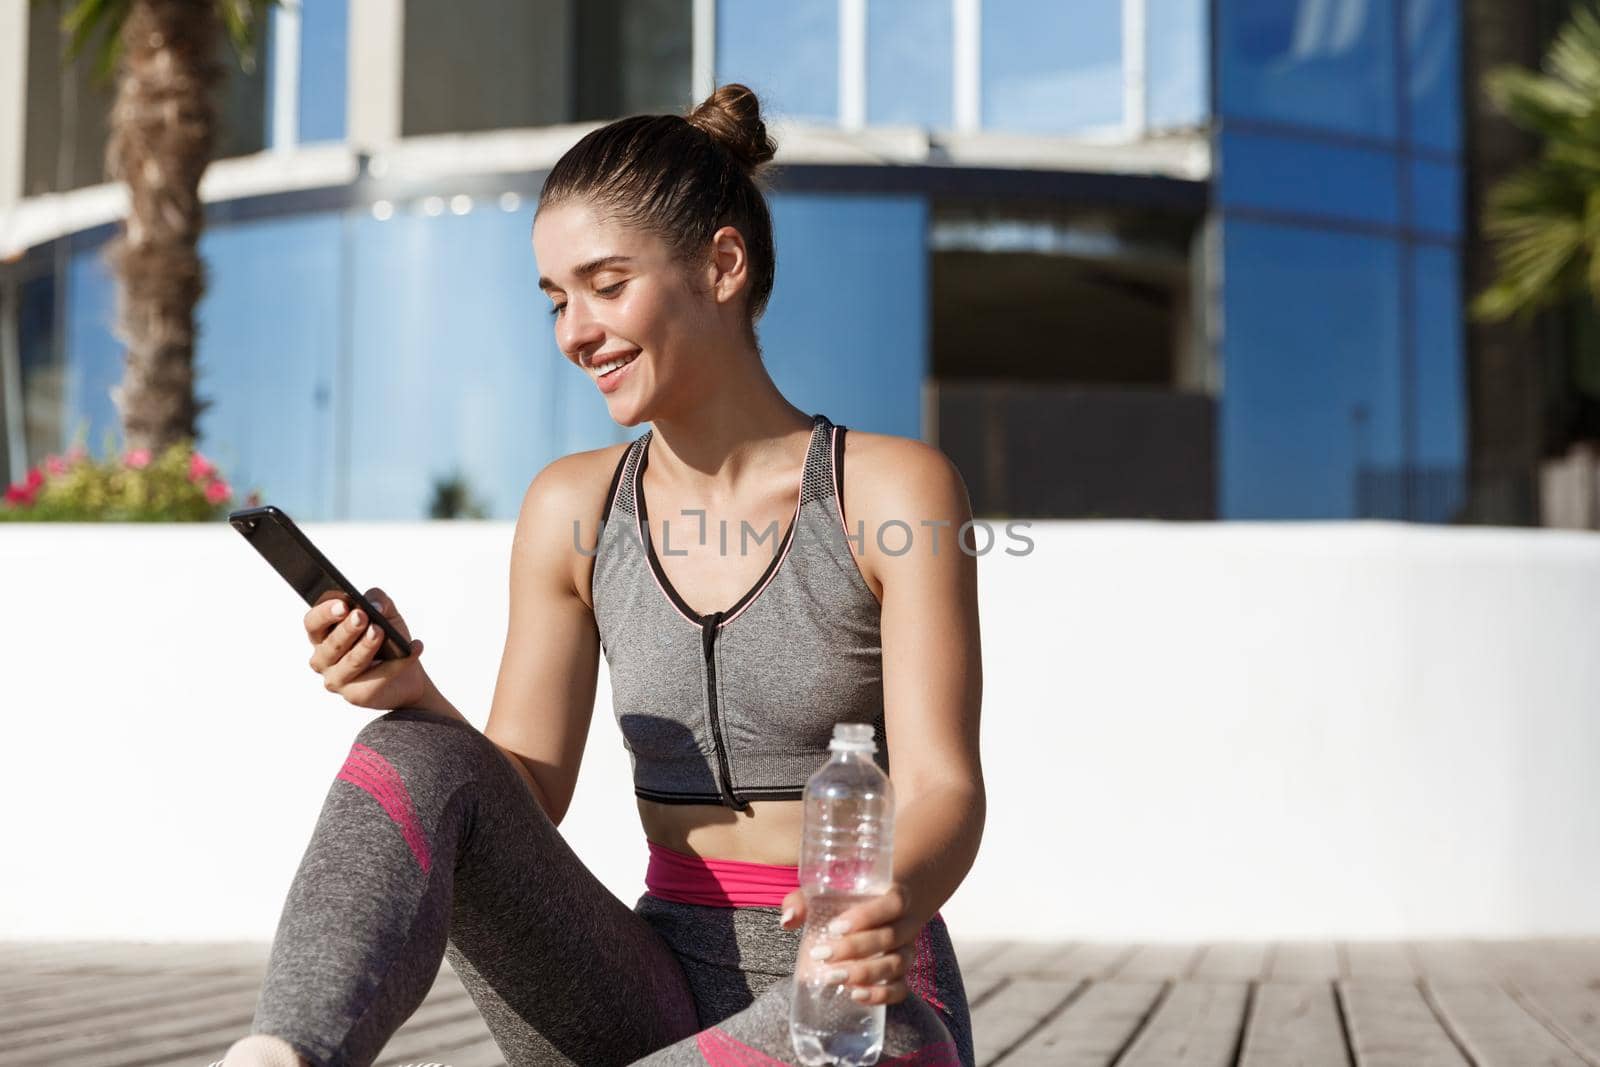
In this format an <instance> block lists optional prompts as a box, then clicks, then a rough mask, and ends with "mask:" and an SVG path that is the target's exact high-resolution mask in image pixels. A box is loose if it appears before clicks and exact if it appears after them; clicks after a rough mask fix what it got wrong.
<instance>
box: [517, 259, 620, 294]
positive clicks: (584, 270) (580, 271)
mask: <svg viewBox="0 0 1600 1067" xmlns="http://www.w3.org/2000/svg"><path fill="white" fill-rule="evenodd" d="M632 262H633V257H632V256H601V257H600V258H599V259H591V260H590V261H589V262H587V263H580V264H578V266H577V267H576V268H575V269H574V270H573V272H572V273H573V274H574V275H575V276H576V277H577V278H579V279H583V278H587V277H588V276H589V275H591V274H594V273H596V272H597V271H602V270H604V269H605V268H607V267H612V266H615V265H617V264H618V263H632ZM539 288H540V289H543V290H544V291H545V292H549V291H550V290H551V289H559V288H561V287H560V286H559V285H557V284H556V283H555V282H553V281H551V280H550V279H549V278H546V277H544V276H543V275H541V276H540V277H539Z"/></svg>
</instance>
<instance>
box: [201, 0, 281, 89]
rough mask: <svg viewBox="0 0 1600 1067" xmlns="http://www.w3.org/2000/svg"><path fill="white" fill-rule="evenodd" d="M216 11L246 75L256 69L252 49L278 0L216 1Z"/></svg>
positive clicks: (279, 1) (260, 36)
mask: <svg viewBox="0 0 1600 1067" xmlns="http://www.w3.org/2000/svg"><path fill="white" fill-rule="evenodd" d="M216 5H217V14H218V15H219V16H220V17H221V19H222V25H223V28H224V29H225V30H227V33H228V40H229V41H230V42H232V44H233V51H234V53H235V54H236V55H237V56H238V57H239V66H240V67H241V68H243V69H244V72H245V73H246V74H252V73H254V72H255V69H256V50H257V45H259V44H260V42H261V38H262V34H263V31H264V27H265V26H266V24H267V19H268V18H269V17H270V16H271V13H272V9H273V8H274V7H278V6H281V0H216Z"/></svg>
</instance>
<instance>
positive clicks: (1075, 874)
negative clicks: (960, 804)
mask: <svg viewBox="0 0 1600 1067" xmlns="http://www.w3.org/2000/svg"><path fill="white" fill-rule="evenodd" d="M307 531H308V533H310V535H311V536H312V538H313V539H314V540H315V541H317V542H318V544H320V545H321V546H322V547H323V548H324V550H325V551H327V552H328V554H329V555H330V556H331V557H332V558H333V560H334V562H335V563H336V564H338V565H340V566H341V567H343V568H344V569H345V571H346V573H347V574H348V575H349V576H350V578H351V580H352V581H354V582H356V583H357V584H358V585H360V586H362V587H363V588H365V587H367V586H369V585H380V586H383V587H384V588H385V589H387V590H388V591H389V592H390V593H391V594H392V595H393V596H394V598H395V599H396V601H397V603H398V604H399V606H400V608H401V610H402V611H403V612H404V613H405V615H406V616H407V619H408V621H409V622H410V623H411V625H412V629H413V632H414V633H415V634H416V635H417V636H420V637H422V638H424V640H425V641H426V643H427V649H426V650H425V652H424V653H423V656H424V658H425V659H426V660H427V662H428V663H429V664H430V670H431V672H432V673H433V676H434V677H435V678H436V679H437V680H438V681H439V684H440V687H441V688H442V689H443V690H444V691H445V692H446V694H448V695H449V696H450V697H451V699H452V700H453V701H454V702H455V703H456V705H457V706H458V707H460V708H461V709H462V710H463V712H464V713H466V714H467V716H468V717H469V718H471V719H472V720H473V721H474V722H475V723H477V724H478V725H479V726H480V727H481V726H482V725H483V723H484V721H485V719H486V717H487V715H488V707H489V701H490V697H491V695H492V692H493V687H494V678H495V672H496V669H497V667H498V664H499V657H500V651H501V648H502V645H503V642H504V636H505V628H504V627H505V618H506V596H507V593H506V587H507V575H506V566H507V552H508V547H509V542H510V534H511V527H510V524H509V523H499V522H493V523H432V524H429V523H419V524H374V525H345V524H330V525H322V524H312V525H309V526H308V527H307ZM1029 533H1030V535H1031V536H1032V537H1033V538H1034V540H1035V548H1034V550H1033V552H1032V553H1031V554H1029V555H1027V556H1023V557H1008V556H1006V555H1004V554H1002V553H1001V552H999V551H996V552H995V553H992V554H990V555H989V556H986V557H985V558H984V559H983V560H982V561H981V563H980V571H979V575H980V586H981V592H982V629H983V639H984V667H985V672H984V673H985V691H984V695H985V700H984V718H983V755H984V765H985V769H986V775H987V780H988V786H989V820H988V827H987V831H986V834H985V837H984V843H983V848H982V851H981V854H980V856H979V859H978V862H977V865H976V867H975V868H974V869H973V871H972V873H971V874H970V875H969V877H968V878H967V880H966V882H965V883H964V884H963V886H962V887H961V889H960V891H959V892H958V893H957V894H956V896H955V897H954V898H952V900H951V901H950V902H949V903H948V905H947V906H946V907H945V915H946V917H947V918H948V919H949V920H950V923H951V926H952V929H953V930H954V931H955V933H956V936H957V937H958V938H983V937H1018V938H1035V937H1036V938H1069V937H1088V938H1101V937H1105V938H1135V939H1144V940H1163V939H1169V938H1197V939H1217V938H1233V937H1244V938H1250V937H1300V936H1308V937H1316V936H1336V937H1388V936H1419V937H1421V936H1445V935H1468V936H1502V935H1503V936H1516V935H1540V934H1587V935H1594V934H1600V895H1597V894H1595V893H1594V892H1593V887H1594V886H1595V885H1596V884H1600V776H1597V775H1596V773H1595V770H1596V768H1597V767H1600V654H1597V653H1600V647H1597V640H1600V535H1596V534H1593V533H1582V532H1573V531H1545V530H1499V529H1443V528H1423V527H1407V526H1401V525H1394V524H1368V523H1336V524H1240V523H1229V524H1193V525H1189V524H1173V523H1144V522H1091V523H1066V522H1051V523H1036V524H1034V525H1033V527H1032V528H1031V530H1030V531H1029ZM1008 543H1012V544H1014V542H1007V541H1006V540H1005V539H1004V538H1002V539H1001V541H1000V546H1001V547H1002V548H1003V547H1005V546H1006V545H1007V544H1008ZM302 611H303V605H302V604H301V603H300V602H299V601H298V600H297V599H296V598H295V596H294V594H293V593H292V592H291V591H290V590H289V588H288V587H287V586H286V585H284V584H283V583H282V582H281V580H280V579H278V577H277V576H276V575H275V574H274V573H273V572H272V571H271V570H270V569H269V568H267V567H266V565H265V564H264V563H263V562H262V561H261V560H260V559H259V558H258V557H257V556H256V555H255V554H254V553H253V552H252V551H251V550H250V549H249V547H248V546H247V545H245V544H244V542H243V540H242V539H241V538H240V537H239V536H238V535H237V534H236V533H234V532H233V530H232V529H230V528H229V527H228V526H227V525H223V524H207V525H184V524H178V525H142V524H129V525H121V526H96V525H82V526H79V525H64V526H63V525H40V526H36V527H33V526H27V525H14V524H13V525H7V526H0V649H3V650H4V652H3V653H0V656H3V659H0V668H3V670H0V707H3V709H4V711H3V719H0V723H3V727H4V734H3V741H0V804H3V810H4V812H5V815H6V823H7V826H6V830H7V832H6V835H5V836H6V856H5V859H4V860H3V863H4V867H5V870H4V875H3V877H0V938H76V937H96V938H139V939H165V938H175V939H190V938H205V939H210V938H217V939H232V938H251V939H262V940H264V939H267V938H270V937H271V936H272V933H273V930H274V928H275V926H276V922H277V919H278V914H279V909H280V907H281V906H282V902H283V899H284V895H285V893H286V891H287V888H288V884H289V880H290V878H291V877H292V875H293V873H294V869H295V867H296V865H297V863H298V862H299V859H300V856H301V853H302V851H303V849H304V847H305V842H306V838H307V835H308V834H309V833H310V830H311V828H312V826H313V824H314V823H315V820H316V816H317V813H318V811H319V808H320V805H321V803H322V800H323V797H324V796H325V794H326V792H327V789H328V787H329V785H330V783H331V782H332V780H333V776H334V775H335V774H336V773H337V771H338V769H339V766H340V765H341V763H342V762H343V759H344V756H345V753H346V752H347V751H348V749H349V745H350V742H351V740H352V738H353V736H354V735H355V733H356V732H357V731H358V730H359V729H360V727H361V725H362V724H363V723H365V722H366V721H367V720H368V719H370V718H374V717H376V715H377V714H378V713H375V712H368V711H365V710H362V709H357V708H353V707H351V706H350V705H348V704H346V703H344V701H342V700H341V699H340V698H339V697H336V696H333V695H331V694H328V693H326V692H325V691H324V690H323V689H322V688H321V682H320V679H318V678H317V677H316V676H315V675H314V674H313V673H312V672H311V670H310V669H309V667H307V666H306V661H307V658H308V657H309V655H310V646H309V645H308V644H307V643H306V641H305V637H304V635H303V632H302V631H301V630H300V621H299V620H300V615H301V613H302ZM601 680H602V687H601V693H600V701H599V705H598V707H597V711H596V715H595V718H594V727H593V732H592V734H591V738H590V743H589V749H588V753H587V755H586V757H585V762H584V769H583V774H582V776H581V777H580V784H579V787H578V792H577V797H576V799H575V801H574V804H573V808H572V811H571V814H570V815H569V817H568V819H567V821H566V822H565V823H564V824H563V827H562V830H563V832H564V833H566V834H567V835H568V837H569V839H570V840H571V841H572V842H573V844H574V846H575V848H576V849H577V851H578V852H579V853H580V854H581V855H582V856H583V857H584V858H585V859H586V860H587V861H588V862H589V863H590V865H591V866H592V867H593V869H594V870H595V872H596V873H597V874H598V875H599V876H600V878H601V879H602V880H603V881H604V882H605V883H606V884H607V885H609V886H610V887H611V888H612V890H613V891H614V892H616V893H617V894H618V895H619V896H621V897H622V898H623V899H624V900H625V901H628V902H629V903H632V901H633V900H635V899H636V898H637V896H638V895H639V893H640V892H641V891H642V889H643V882H642V877H643V871H644V862H645V843H644V837H643V834H642V832H641V831H640V829H639V825H638V820H637V815H636V812H635V809H634V804H633V799H632V793H631V785H630V782H629V778H628V762H627V756H626V753H625V752H624V751H623V749H622V747H621V743H620V740H619V737H618V734H617V732H616V727H615V724H614V723H613V721H612V719H611V716H610V710H609V709H610V693H609V690H608V689H607V688H606V687H605V674H604V671H602V673H601Z"/></svg>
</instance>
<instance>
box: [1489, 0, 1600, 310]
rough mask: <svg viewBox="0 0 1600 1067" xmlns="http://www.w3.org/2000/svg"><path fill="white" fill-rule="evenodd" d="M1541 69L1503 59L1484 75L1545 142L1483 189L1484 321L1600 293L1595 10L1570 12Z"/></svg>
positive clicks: (1599, 81)
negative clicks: (1489, 252) (1488, 262)
mask: <svg viewBox="0 0 1600 1067" xmlns="http://www.w3.org/2000/svg"><path fill="white" fill-rule="evenodd" d="M1543 68H1544V69H1543V70H1541V71H1531V70H1524V69H1522V68H1520V67H1509V66H1508V67H1500V68H1498V69H1496V70H1494V71H1492V72H1491V73H1490V74H1489V76H1488V78H1487V79H1486V80H1485V88H1486V89H1487V90H1488V93H1489V96H1490V98H1491V99H1492V100H1493V101H1494V102H1495V104H1496V105H1497V106H1498V107H1499V108H1500V110H1501V111H1502V112H1503V113H1504V114H1505V115H1506V117H1508V118H1509V119H1510V120H1511V121H1512V122H1514V123H1515V124H1516V125H1517V126H1519V127H1521V128H1522V129H1524V130H1527V131H1528V132H1530V133H1533V134H1534V135H1536V136H1537V137H1539V138H1540V140H1541V141H1542V144H1543V148H1542V151H1541V153H1540V155H1539V158H1538V159H1537V160H1535V161H1534V162H1533V163H1531V164H1530V165H1528V166H1525V167H1523V168H1522V169H1520V170H1518V171H1517V172H1516V173H1514V174H1512V175H1511V176H1509V177H1507V178H1506V179H1505V180H1504V181H1502V182H1500V183H1499V184H1498V185H1497V186H1496V187H1495V188H1494V189H1493V191H1491V193H1490V194H1489V200H1488V207H1489V211H1488V215H1487V217H1486V220H1485V231H1486V233H1488V235H1489V236H1490V237H1491V238H1493V239H1494V240H1495V243H1496V244H1497V246H1498V253H1499V255H1498V260H1499V271H1498V274H1497V277H1496V278H1495V280H1494V283H1493V284H1492V285H1490V286H1489V288H1488V289H1487V290H1485V291H1484V292H1483V293H1481V294H1480V295H1479V296H1478V298H1477V299H1476V300H1475V301H1474V303H1473V311H1474V313H1475V314H1477V315H1478V316H1479V317H1481V318H1483V319H1485V320H1486V321H1490V322H1499V321H1504V320H1505V319H1508V318H1511V317H1513V316H1518V317H1521V318H1523V319H1524V320H1526V319H1529V318H1531V317H1532V316H1533V314H1534V313H1536V312H1538V311H1540V310H1541V309H1544V308H1549V307H1554V306H1557V305H1559V304H1561V303H1562V302H1564V301H1565V300H1567V299H1568V298H1570V297H1572V296H1575V295H1579V294H1586V295H1588V296H1589V297H1591V298H1600V10H1597V9H1596V8H1595V7H1594V6H1592V5H1591V6H1585V7H1580V8H1578V9H1577V10H1576V11H1574V13H1573V15H1572V18H1571V20H1570V21H1569V22H1567V24H1566V25H1565V26H1564V27H1563V28H1562V30H1561V32H1560V33H1558V34H1557V35H1556V39H1555V42H1554V43H1553V44H1552V45H1551V46H1550V51H1549V53H1548V55H1547V56H1546V58H1545V61H1544V64H1543Z"/></svg>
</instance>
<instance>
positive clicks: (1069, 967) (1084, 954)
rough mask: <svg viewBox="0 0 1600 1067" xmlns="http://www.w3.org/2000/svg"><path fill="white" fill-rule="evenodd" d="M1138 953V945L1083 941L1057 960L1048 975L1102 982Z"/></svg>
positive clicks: (1118, 942)
mask: <svg viewBox="0 0 1600 1067" xmlns="http://www.w3.org/2000/svg"><path fill="white" fill-rule="evenodd" d="M1138 951H1139V946H1138V945H1129V944H1125V943H1123V942H1120V941H1083V942H1080V943H1078V944H1077V945H1075V946H1073V949H1072V951H1071V952H1070V953H1068V954H1067V955H1066V957H1064V958H1063V959H1061V960H1058V961H1057V963H1056V966H1055V969H1054V970H1052V971H1051V972H1050V973H1051V974H1052V975H1053V976H1054V977H1059V978H1088V979H1091V980H1094V981H1104V980H1105V979H1108V978H1111V977H1112V976H1114V975H1115V974H1116V973H1117V972H1118V971H1119V970H1121V969H1122V967H1123V965H1124V964H1126V963H1127V962H1128V960H1130V959H1132V958H1133V955H1134V953H1136V952H1138Z"/></svg>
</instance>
